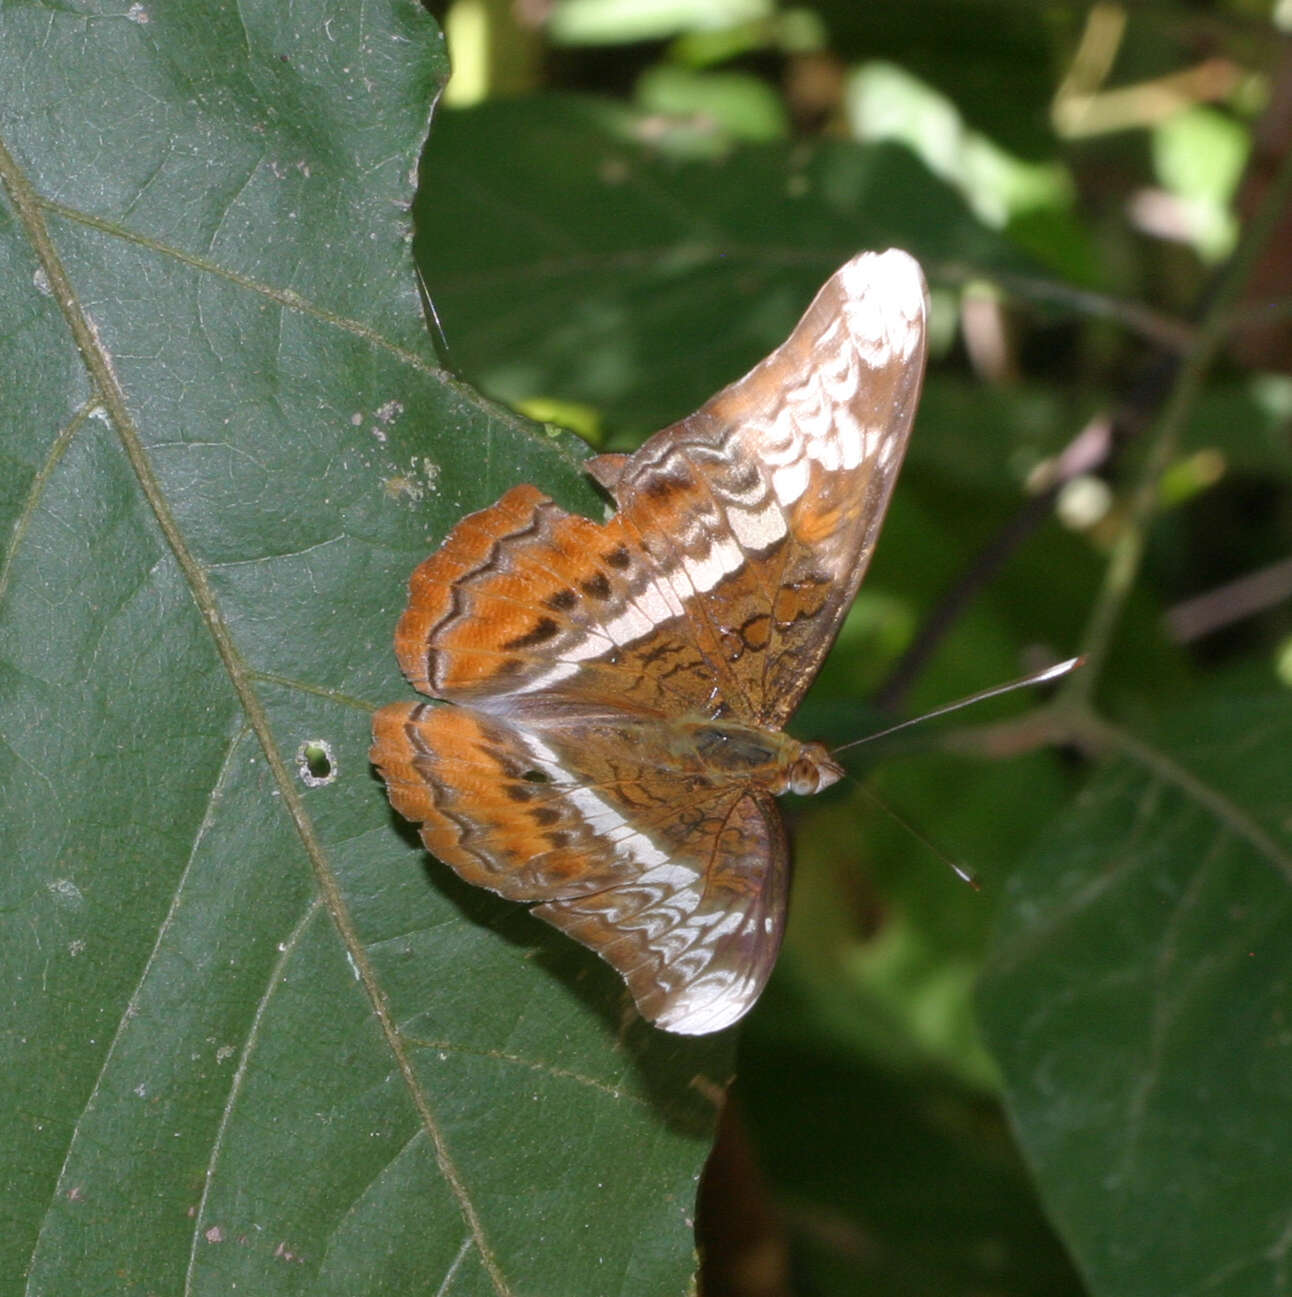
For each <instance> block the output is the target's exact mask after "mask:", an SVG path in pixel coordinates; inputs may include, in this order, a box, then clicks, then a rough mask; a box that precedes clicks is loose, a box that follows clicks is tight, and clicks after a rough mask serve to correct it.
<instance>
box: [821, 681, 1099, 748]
mask: <svg viewBox="0 0 1292 1297" xmlns="http://www.w3.org/2000/svg"><path fill="white" fill-rule="evenodd" d="M1085 661H1086V659H1085V658H1084V657H1075V658H1068V660H1067V661H1066V662H1060V663H1058V664H1057V665H1055V666H1052V667H1045V668H1044V670H1041V671H1033V672H1032V673H1031V674H1030V675H1025V676H1020V677H1019V678H1018V679H1017V680H1010V681H1009V682H1008V683H1007V684H1003V685H992V686H991V688H990V689H982V690H980V691H979V692H978V693H976V694H970V695H969V696H968V697H967V698H957V699H956V701H955V702H953V703H945V704H943V706H941V707H935V708H934V709H933V710H932V711H931V712H925V713H924V714H923V715H922V716H912V717H911V719H910V720H906V721H899V722H898V723H897V724H896V725H890V726H889V727H888V728H887V729H886V730H878V731H877V732H876V733H874V734H867V735H865V736H864V737H863V738H859V739H853V740H852V741H851V742H849V743H841V744H840V745H839V746H838V747H837V748H834V749H832V751H831V755H832V756H833V755H835V754H837V753H839V752H844V751H846V750H847V749H848V748H855V747H857V746H859V745H860V744H862V743H873V742H874V741H875V739H886V738H887V737H888V736H889V735H890V734H896V733H897V732H898V730H904V729H909V728H910V727H911V726H912V725H922V724H923V723H924V722H925V721H931V720H933V718H934V717H936V716H945V715H946V714H947V713H948V712H958V711H959V710H960V709H961V708H962V707H972V706H973V704H974V703H981V702H985V701H986V700H987V699H988V698H997V697H999V696H1000V695H1001V694H1007V693H1012V692H1013V691H1014V690H1015V689H1027V688H1029V687H1030V686H1032V685H1043V684H1048V683H1049V682H1050V681H1051V680H1058V679H1060V678H1061V677H1063V676H1065V675H1067V674H1068V672H1069V671H1075V670H1076V669H1077V668H1078V667H1079V666H1084V665H1085Z"/></svg>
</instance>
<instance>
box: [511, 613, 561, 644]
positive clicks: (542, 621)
mask: <svg viewBox="0 0 1292 1297" xmlns="http://www.w3.org/2000/svg"><path fill="white" fill-rule="evenodd" d="M560 630H561V628H560V627H559V626H558V625H557V624H556V623H555V622H554V621H553V620H552V619H551V618H550V617H540V618H539V619H538V620H537V621H536V622H535V623H534V625H533V626H532V627H530V629H529V630H527V631H526V632H525V633H524V634H523V635H518V636H517V637H516V638H515V639H511V640H508V641H507V642H506V643H505V644H504V645H503V648H505V649H520V648H533V647H534V645H535V644H545V643H547V641H548V640H550V639H552V638H553V636H555V635H558V634H560Z"/></svg>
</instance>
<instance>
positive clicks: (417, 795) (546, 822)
mask: <svg viewBox="0 0 1292 1297" xmlns="http://www.w3.org/2000/svg"><path fill="white" fill-rule="evenodd" d="M373 734H374V745H373V749H372V754H371V756H372V760H373V762H374V763H375V764H376V765H377V767H378V769H379V770H380V771H381V773H382V776H383V777H384V778H385V780H386V785H387V788H388V790H389V793H390V799H391V803H392V804H393V805H394V807H395V809H396V810H397V811H399V813H400V814H401V815H404V816H405V817H406V818H408V819H411V820H414V821H416V822H418V823H420V824H421V825H422V840H423V842H424V843H425V844H426V846H427V847H428V848H429V850H430V851H432V852H433V853H434V854H435V855H436V856H438V857H439V858H440V859H441V860H443V861H444V862H445V863H446V864H449V865H451V866H452V867H453V869H454V870H455V871H456V872H457V873H458V874H459V875H460V876H461V877H462V878H464V879H465V880H466V881H467V882H470V883H474V884H476V885H477V886H481V887H488V888H490V889H491V890H492V891H495V892H498V893H499V894H500V895H502V896H505V897H508V898H509V899H511V900H516V901H542V902H544V903H543V904H541V905H539V906H537V907H536V908H535V910H534V913H535V914H536V915H537V916H538V917H539V918H542V919H544V920H546V921H547V922H548V923H550V924H552V925H553V926H554V927H557V928H560V929H562V930H563V931H565V932H568V933H569V934H570V935H571V936H572V937H574V938H575V939H576V940H578V941H581V942H582V943H583V944H584V945H586V946H589V947H591V948H592V949H593V950H595V951H596V952H597V953H598V954H600V955H601V956H602V958H604V959H605V960H607V961H608V962H609V963H610V964H612V965H613V966H614V967H615V968H616V969H618V970H619V972H620V973H621V974H622V975H623V976H624V978H625V980H626V981H627V983H628V986H629V989H630V990H631V991H632V994H633V997H634V999H635V1000H636V1002H637V1006H638V1009H639V1010H640V1011H641V1013H642V1014H643V1016H645V1017H646V1018H648V1019H650V1020H651V1021H653V1022H658V1023H659V1024H660V1025H661V1026H664V1027H666V1028H667V1029H669V1030H671V1031H678V1032H683V1033H691V1034H695V1033H698V1032H703V1031H716V1030H717V1029H718V1028H719V1027H723V1026H726V1025H727V1024H728V1023H729V1022H734V1021H735V1020H736V1018H738V1017H740V1016H741V1014H743V1013H744V1012H745V1010H746V1009H748V1007H749V1006H750V1005H751V1004H753V1002H754V1000H755V999H756V998H757V997H758V994H759V992H760V991H761V990H762V987H763V984H764V983H765V982H766V980H767V977H768V976H769V974H770V973H771V969H772V965H773V964H774V962H775V959H776V952H777V950H778V949H779V947H780V942H781V936H782V933H783V929H784V916H785V897H786V888H787V869H788V857H787V852H786V848H785V837H784V832H783V830H782V828H781V821H780V814H779V812H778V811H777V809H776V806H775V804H774V802H773V801H772V799H771V798H770V797H767V796H755V795H750V794H748V793H746V792H745V791H743V790H742V789H740V788H733V787H726V788H718V789H715V788H709V789H703V788H699V789H697V788H696V787H695V785H694V782H693V781H690V780H688V779H687V778H686V777H684V776H681V775H679V774H677V773H675V772H671V771H669V770H667V769H665V768H663V766H662V763H661V761H660V760H659V757H660V754H659V753H657V752H653V751H652V750H651V743H652V737H651V731H650V730H644V731H642V732H641V733H639V734H634V733H633V724H632V723H631V722H627V723H624V724H622V725H621V727H620V731H619V737H620V739H621V741H620V742H618V743H615V744H606V743H605V742H604V737H605V734H604V730H603V729H602V730H598V731H597V732H596V733H589V732H585V727H584V726H582V725H581V724H579V723H577V722H576V723H574V724H572V725H565V726H561V727H554V728H551V729H546V730H544V729H536V728H533V727H526V728H521V727H518V726H515V725H512V724H510V723H509V722H508V721H506V720H502V719H500V718H496V717H492V716H488V715H486V714H483V713H480V712H477V711H475V710H474V709H473V708H468V707H434V706H432V705H430V704H427V703H396V704H393V705H391V706H388V707H383V708H382V709H381V710H380V711H378V712H377V714H376V717H375V719H374V725H373ZM598 738H600V739H601V740H603V741H602V742H601V743H597V742H596V740H597V739H598ZM589 744H591V747H590V748H589Z"/></svg>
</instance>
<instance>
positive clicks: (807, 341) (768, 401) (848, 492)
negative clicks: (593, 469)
mask: <svg viewBox="0 0 1292 1297" xmlns="http://www.w3.org/2000/svg"><path fill="white" fill-rule="evenodd" d="M925 313H926V292H925V288H924V277H923V275H922V274H921V273H920V269H919V267H918V266H917V265H916V263H915V262H914V261H912V260H911V258H910V257H908V256H906V255H905V254H904V253H900V252H888V253H885V254H883V255H882V256H875V255H862V256H860V257H855V258H854V259H853V260H852V261H850V262H849V263H848V264H847V265H846V266H844V267H843V268H842V269H841V270H839V271H838V272H837V273H836V274H835V275H834V276H832V277H831V279H830V280H829V281H828V282H827V283H826V284H825V286H824V287H823V288H822V289H821V291H820V292H819V293H818V294H817V296H816V299H815V300H814V301H813V303H812V305H811V306H810V307H809V308H808V310H807V312H806V314H805V315H804V316H803V319H802V320H801V321H800V322H799V324H798V327H797V328H796V329H795V330H794V332H793V333H792V334H791V335H790V337H789V338H788V340H787V341H786V342H785V343H784V344H783V345H782V346H780V347H779V348H777V350H776V351H774V352H773V353H772V354H771V355H770V356H768V357H767V359H766V360H764V361H763V362H762V363H761V364H760V365H758V366H757V367H756V368H754V369H753V370H752V371H750V373H748V374H747V375H745V377H744V378H742V379H740V380H738V381H737V382H735V383H733V384H731V386H730V387H727V388H724V389H723V390H722V391H721V392H719V393H718V394H717V395H716V396H714V397H713V398H712V399H711V400H709V401H708V402H706V404H705V405H704V406H702V407H701V408H700V409H699V410H697V411H696V413H695V414H693V415H691V416H690V417H689V418H687V419H684V420H682V422H681V423H678V424H675V425H674V426H673V427H671V428H666V429H665V430H664V431H663V432H660V433H656V435H655V436H654V437H652V438H651V439H650V440H649V441H648V442H646V444H645V445H644V446H642V448H641V449H640V450H639V451H637V452H636V454H634V455H632V456H630V457H628V458H627V459H626V460H624V461H621V462H619V463H616V464H614V465H613V467H612V469H611V470H610V471H609V472H608V473H607V474H606V475H605V476H606V477H607V478H609V479H610V480H611V482H612V490H613V492H614V495H615V500H616V503H617V504H618V506H619V513H618V518H619V519H621V520H622V521H623V524H624V525H625V527H627V528H628V529H630V530H632V531H634V532H635V533H636V534H637V535H638V536H639V537H640V538H641V543H642V545H643V547H644V548H646V549H647V550H648V551H649V552H650V553H651V554H652V555H653V556H654V557H655V558H656V560H657V562H658V563H659V564H660V566H661V568H662V569H664V570H666V571H669V572H672V573H674V584H675V587H676V588H677V590H678V593H679V597H681V598H682V599H683V600H684V602H685V603H686V604H687V607H688V611H689V612H690V615H691V619H692V621H693V622H694V623H696V624H697V626H698V629H699V631H700V633H701V634H705V635H707V636H709V637H711V638H713V639H716V640H717V642H718V643H719V645H720V650H721V652H722V653H723V655H724V659H725V661H726V662H727V663H729V664H730V667H731V673H732V674H734V676H735V677H736V679H735V682H734V684H732V685H729V686H728V688H727V689H726V690H725V691H724V698H725V701H726V703H727V705H728V706H729V707H730V708H731V709H732V710H733V711H735V712H736V713H737V714H739V715H741V716H743V717H745V718H747V719H749V720H753V721H756V722H758V723H761V724H764V725H767V726H768V727H770V728H774V729H778V728H780V727H781V726H782V725H783V724H784V723H785V721H786V720H787V719H788V718H789V716H790V714H791V713H792V712H793V711H794V708H795V707H796V706H797V704H798V702H799V700H800V698H801V697H802V696H803V693H804V691H805V690H806V689H807V686H808V685H809V684H810V683H811V681H812V678H813V676H814V675H815V674H816V670H817V668H818V667H819V665H820V663H821V660H822V658H823V657H824V656H825V654H826V652H827V651H828V649H829V647H830V645H831V643H832V642H833V640H834V637H835V635H836V633H837V631H838V628H839V624H840V622H841V621H842V620H843V616H844V613H845V612H846V611H847V609H848V606H849V604H851V602H852V598H853V596H854V595H855V594H856V592H857V586H858V585H859V584H860V582H861V578H862V575H863V574H864V572H865V570H866V565H867V563H868V562H869V561H870V556H871V554H872V553H873V551H874V548H875V542H876V540H877V539H878V536H879V529H880V527H881V525H882V523H883V519H884V513H885V510H886V509H887V507H888V499H889V496H890V494H891V492H892V488H893V484H894V482H895V481H896V480H897V473H898V469H899V468H900V467H901V463H902V458H903V456H904V454H905V452H906V443H907V440H908V438H909V436H910V431H911V425H912V422H913V420H914V416H915V406H916V403H917V401H918V399H919V393H920V385H921V382H922V379H923V374H924V362H925V353H926V339H925ZM595 463H596V461H594V465H595Z"/></svg>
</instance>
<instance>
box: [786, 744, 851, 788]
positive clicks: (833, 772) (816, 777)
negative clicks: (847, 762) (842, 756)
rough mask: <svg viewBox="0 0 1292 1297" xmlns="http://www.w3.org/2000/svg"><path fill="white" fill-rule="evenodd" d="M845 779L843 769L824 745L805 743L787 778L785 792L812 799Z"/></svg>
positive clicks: (787, 772) (787, 773)
mask: <svg viewBox="0 0 1292 1297" xmlns="http://www.w3.org/2000/svg"><path fill="white" fill-rule="evenodd" d="M842 778H843V767H842V766H841V765H840V764H839V763H838V762H837V761H836V760H835V759H834V758H833V757H832V756H831V755H830V753H829V752H828V751H827V750H826V747H825V745H824V744H822V743H804V744H803V745H802V747H801V748H800V751H799V754H798V756H797V757H796V758H795V760H794V762H793V763H792V764H791V766H790V768H789V770H788V771H786V776H785V791H787V792H791V793H798V795H799V796H800V797H810V796H811V795H812V794H813V793H819V792H820V791H821V790H822V789H823V788H829V787H830V785H831V784H837V783H838V782H839V780H840V779H842Z"/></svg>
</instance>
